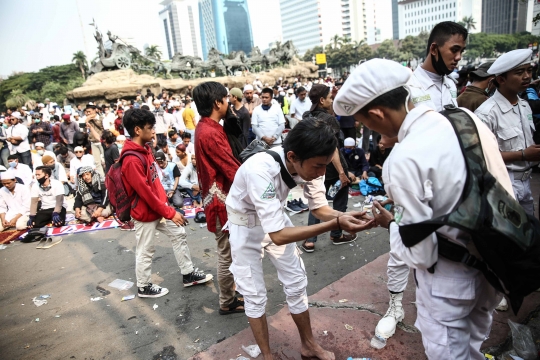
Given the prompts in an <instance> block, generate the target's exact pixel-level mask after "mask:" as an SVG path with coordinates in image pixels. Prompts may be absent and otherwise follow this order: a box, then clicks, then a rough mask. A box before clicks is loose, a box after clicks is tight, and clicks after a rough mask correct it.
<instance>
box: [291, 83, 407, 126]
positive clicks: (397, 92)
mask: <svg viewBox="0 0 540 360" xmlns="http://www.w3.org/2000/svg"><path fill="white" fill-rule="evenodd" d="M408 95H409V92H408V91H407V90H405V88H404V87H403V86H400V87H398V88H397V89H394V90H390V91H389V92H387V93H384V94H382V95H381V96H379V97H377V98H375V99H374V100H372V101H371V102H370V103H369V104H367V105H366V106H364V107H363V108H362V109H360V110H359V111H358V112H359V113H361V114H363V115H367V113H368V111H369V110H371V109H372V108H374V107H375V106H382V107H385V108H389V109H392V110H400V109H401V108H403V107H404V106H405V100H406V99H407V96H408ZM288 136H289V135H287V137H288Z"/></svg>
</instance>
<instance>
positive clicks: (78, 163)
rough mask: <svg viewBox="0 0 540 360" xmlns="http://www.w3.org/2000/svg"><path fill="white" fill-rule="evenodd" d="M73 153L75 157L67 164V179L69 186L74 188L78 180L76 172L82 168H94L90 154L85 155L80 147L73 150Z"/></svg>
mask: <svg viewBox="0 0 540 360" xmlns="http://www.w3.org/2000/svg"><path fill="white" fill-rule="evenodd" d="M73 153H74V154H75V157H74V158H73V159H71V161H70V162H69V178H70V181H71V184H70V185H71V186H72V187H73V188H75V187H76V186H77V179H78V176H77V175H78V174H77V170H79V169H80V168H81V167H82V166H91V167H92V168H95V165H94V157H93V156H92V155H90V154H85V153H84V149H83V148H82V147H81V146H77V147H76V148H75V149H74V150H73Z"/></svg>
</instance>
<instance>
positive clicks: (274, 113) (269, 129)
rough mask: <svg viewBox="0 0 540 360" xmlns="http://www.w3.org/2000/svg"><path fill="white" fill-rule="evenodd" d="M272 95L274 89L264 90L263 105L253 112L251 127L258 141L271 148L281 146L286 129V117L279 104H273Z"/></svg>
mask: <svg viewBox="0 0 540 360" xmlns="http://www.w3.org/2000/svg"><path fill="white" fill-rule="evenodd" d="M272 95H273V92H272V89H270V88H264V89H263V91H262V93H261V101H262V104H261V105H259V106H257V107H256V108H255V109H254V110H253V114H252V116H251V127H252V129H253V133H254V134H255V136H256V137H257V140H262V141H264V142H265V143H267V144H268V145H269V146H277V145H280V144H281V133H282V132H283V129H285V117H284V116H283V111H282V110H281V107H280V106H279V104H273V103H272ZM308 110H309V109H308Z"/></svg>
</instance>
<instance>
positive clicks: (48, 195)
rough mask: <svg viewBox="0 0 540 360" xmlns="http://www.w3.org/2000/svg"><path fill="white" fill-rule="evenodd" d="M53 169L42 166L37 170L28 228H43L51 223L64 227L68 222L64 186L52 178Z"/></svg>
mask: <svg viewBox="0 0 540 360" xmlns="http://www.w3.org/2000/svg"><path fill="white" fill-rule="evenodd" d="M51 174H52V172H51V169H49V168H48V167H45V166H40V167H38V168H37V169H36V182H35V183H34V185H32V190H30V196H31V202H30V216H29V219H28V223H27V226H28V228H29V229H31V228H38V229H39V228H42V227H44V226H47V225H48V224H49V223H50V222H51V221H52V224H53V226H63V225H64V223H65V221H66V208H67V204H66V202H65V199H64V186H62V183H61V182H60V181H58V180H55V179H53V178H51Z"/></svg>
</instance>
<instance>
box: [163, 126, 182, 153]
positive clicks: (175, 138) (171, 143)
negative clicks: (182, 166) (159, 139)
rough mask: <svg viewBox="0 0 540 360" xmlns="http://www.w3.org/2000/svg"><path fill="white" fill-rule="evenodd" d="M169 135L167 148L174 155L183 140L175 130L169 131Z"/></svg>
mask: <svg viewBox="0 0 540 360" xmlns="http://www.w3.org/2000/svg"><path fill="white" fill-rule="evenodd" d="M167 135H169V137H168V138H167V146H168V147H169V150H170V152H171V153H172V152H173V151H174V150H175V149H176V147H177V146H178V145H180V144H182V139H180V136H179V135H178V133H177V132H176V130H174V129H173V130H169V133H168V134H167Z"/></svg>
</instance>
